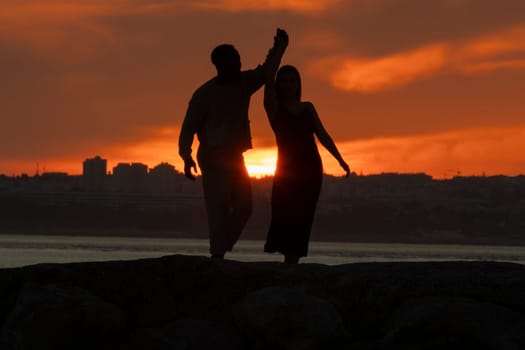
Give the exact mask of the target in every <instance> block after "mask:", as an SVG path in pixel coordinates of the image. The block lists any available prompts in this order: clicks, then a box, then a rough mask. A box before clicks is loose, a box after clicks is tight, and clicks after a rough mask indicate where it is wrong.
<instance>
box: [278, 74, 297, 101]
mask: <svg viewBox="0 0 525 350" xmlns="http://www.w3.org/2000/svg"><path fill="white" fill-rule="evenodd" d="M275 88H276V91H277V98H278V100H279V101H282V100H284V99H287V100H290V99H291V100H297V101H301V75H300V74H299V71H298V70H297V68H295V67H294V66H290V65H285V66H282V67H281V68H280V69H279V71H278V72H277V77H276V78H275Z"/></svg>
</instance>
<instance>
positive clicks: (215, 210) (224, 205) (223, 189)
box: [200, 162, 231, 257]
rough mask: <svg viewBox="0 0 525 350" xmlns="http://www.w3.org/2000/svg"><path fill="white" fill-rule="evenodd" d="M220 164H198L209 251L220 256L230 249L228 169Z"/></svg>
mask: <svg viewBox="0 0 525 350" xmlns="http://www.w3.org/2000/svg"><path fill="white" fill-rule="evenodd" d="M219 165H220V164H214V162H211V164H202V163H201V164H200V167H201V170H202V185H203V189H204V202H205V204H206V213H207V215H208V231H209V238H210V253H211V254H212V256H216V257H221V256H224V253H226V252H227V251H229V250H231V244H230V242H229V239H228V238H227V235H228V232H229V231H230V191H229V187H230V186H229V182H230V180H229V177H230V176H228V171H227V170H226V169H224V167H221V166H219Z"/></svg>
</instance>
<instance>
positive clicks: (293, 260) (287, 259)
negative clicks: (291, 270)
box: [284, 254, 299, 265]
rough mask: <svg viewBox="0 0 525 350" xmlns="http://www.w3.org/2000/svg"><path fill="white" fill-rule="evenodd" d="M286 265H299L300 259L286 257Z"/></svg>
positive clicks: (295, 256)
mask: <svg viewBox="0 0 525 350" xmlns="http://www.w3.org/2000/svg"><path fill="white" fill-rule="evenodd" d="M284 263H285V264H290V265H295V264H297V263H299V257H298V256H297V255H292V254H290V255H285V256H284Z"/></svg>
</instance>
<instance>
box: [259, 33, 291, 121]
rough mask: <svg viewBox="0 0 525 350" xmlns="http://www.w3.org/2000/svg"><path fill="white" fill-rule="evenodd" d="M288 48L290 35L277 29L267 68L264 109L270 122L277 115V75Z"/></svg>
mask: <svg viewBox="0 0 525 350" xmlns="http://www.w3.org/2000/svg"><path fill="white" fill-rule="evenodd" d="M287 46H288V34H287V33H286V31H284V30H282V29H279V28H278V29H277V32H276V34H275V37H274V44H273V47H272V49H271V50H270V55H271V59H270V60H269V61H268V62H267V63H268V64H267V65H266V67H265V72H264V73H265V83H264V109H265V110H266V114H267V115H268V118H269V119H270V121H272V120H273V119H275V116H276V115H277V110H278V106H277V93H276V91H275V74H276V73H277V69H278V68H279V65H280V64H281V59H282V58H283V55H284V52H285V51H286V47H287Z"/></svg>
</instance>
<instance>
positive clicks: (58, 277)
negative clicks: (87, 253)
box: [0, 255, 525, 350]
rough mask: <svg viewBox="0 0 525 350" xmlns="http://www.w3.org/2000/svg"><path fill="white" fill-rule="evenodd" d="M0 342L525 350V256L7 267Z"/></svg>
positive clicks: (1, 289)
mask: <svg viewBox="0 0 525 350" xmlns="http://www.w3.org/2000/svg"><path fill="white" fill-rule="evenodd" d="M0 281H1V282H0V283H1V284H0V324H1V331H0V349H2V350H4V349H5V350H9V349H152V350H156V349H159V350H161V349H290V350H292V349H294V350H295V349H297V350H299V349H301V350H302V349H470V348H472V349H524V348H525V298H524V297H525V266H522V265H516V264H505V263H489V262H439V263H437V262H432V263H375V264H370V263H368V264H349V265H340V266H325V265H314V264H301V265H298V266H286V265H283V264H279V263H245V262H235V261H227V260H226V261H215V260H211V259H208V258H205V257H196V256H177V255H174V256H167V257H163V258H159V259H145V260H138V261H115V262H97V263H78V264H46V265H35V266H29V267H24V268H17V269H3V270H0Z"/></svg>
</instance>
